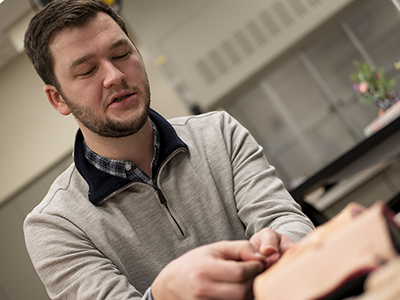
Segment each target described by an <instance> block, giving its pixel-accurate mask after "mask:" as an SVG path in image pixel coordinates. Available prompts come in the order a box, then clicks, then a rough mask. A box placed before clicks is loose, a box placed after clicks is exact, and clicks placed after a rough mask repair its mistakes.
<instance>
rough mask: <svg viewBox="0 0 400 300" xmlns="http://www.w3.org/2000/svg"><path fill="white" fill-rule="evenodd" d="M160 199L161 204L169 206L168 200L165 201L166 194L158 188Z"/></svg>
mask: <svg viewBox="0 0 400 300" xmlns="http://www.w3.org/2000/svg"><path fill="white" fill-rule="evenodd" d="M157 194H158V198H159V199H160V202H161V204H167V199H165V196H164V194H163V193H162V191H161V190H160V189H158V188H157Z"/></svg>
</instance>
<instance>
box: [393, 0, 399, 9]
mask: <svg viewBox="0 0 400 300" xmlns="http://www.w3.org/2000/svg"><path fill="white" fill-rule="evenodd" d="M392 2H393V4H394V5H395V6H396V7H397V9H398V10H399V11H400V0H392Z"/></svg>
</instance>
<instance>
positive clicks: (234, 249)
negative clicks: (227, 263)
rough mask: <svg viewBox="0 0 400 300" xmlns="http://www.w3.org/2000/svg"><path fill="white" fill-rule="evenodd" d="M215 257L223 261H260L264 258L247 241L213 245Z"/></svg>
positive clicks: (224, 242)
mask: <svg viewBox="0 0 400 300" xmlns="http://www.w3.org/2000/svg"><path fill="white" fill-rule="evenodd" d="M214 250H215V253H216V256H219V257H221V258H223V259H225V260H236V261H249V260H256V261H262V260H263V259H264V257H263V256H262V255H260V253H258V252H257V251H256V249H254V247H253V246H252V245H251V244H250V242H249V241H223V242H218V243H215V244H214Z"/></svg>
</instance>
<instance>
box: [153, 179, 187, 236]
mask: <svg viewBox="0 0 400 300" xmlns="http://www.w3.org/2000/svg"><path fill="white" fill-rule="evenodd" d="M155 189H156V191H157V194H158V198H159V200H160V203H161V204H162V205H164V206H165V208H166V209H167V211H168V213H169V215H170V216H171V218H172V220H173V221H174V222H175V224H176V226H177V227H178V229H179V231H180V233H181V235H182V237H185V234H184V233H183V230H182V227H181V226H180V225H179V223H178V221H177V220H176V219H175V217H174V215H173V214H172V213H171V210H170V209H169V207H168V204H167V199H166V198H165V196H164V194H163V192H162V191H161V190H160V189H159V188H158V187H155Z"/></svg>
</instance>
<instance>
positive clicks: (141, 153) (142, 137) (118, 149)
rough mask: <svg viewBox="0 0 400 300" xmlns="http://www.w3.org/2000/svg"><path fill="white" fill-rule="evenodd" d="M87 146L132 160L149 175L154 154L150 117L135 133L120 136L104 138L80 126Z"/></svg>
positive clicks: (98, 152)
mask: <svg viewBox="0 0 400 300" xmlns="http://www.w3.org/2000/svg"><path fill="white" fill-rule="evenodd" d="M81 130H82V134H83V136H84V138H85V142H86V144H87V146H88V147H89V148H90V149H91V150H92V151H94V152H96V153H97V154H99V155H101V156H103V157H106V158H110V159H118V160H128V161H133V162H134V163H135V164H136V165H137V166H138V167H139V168H141V169H142V170H143V171H144V172H145V173H147V174H148V175H149V176H151V161H152V159H153V155H154V133H153V126H152V124H151V121H150V119H147V122H146V123H145V125H144V126H143V127H142V128H141V129H140V130H139V131H138V132H136V133H135V134H133V135H131V136H127V137H122V138H105V137H100V136H98V135H97V134H94V133H93V132H91V131H89V130H87V129H86V128H84V127H82V126H81Z"/></svg>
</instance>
